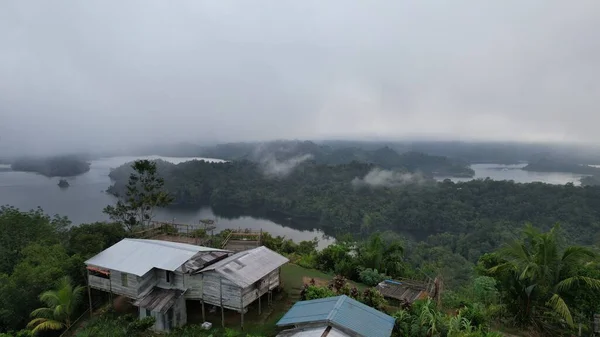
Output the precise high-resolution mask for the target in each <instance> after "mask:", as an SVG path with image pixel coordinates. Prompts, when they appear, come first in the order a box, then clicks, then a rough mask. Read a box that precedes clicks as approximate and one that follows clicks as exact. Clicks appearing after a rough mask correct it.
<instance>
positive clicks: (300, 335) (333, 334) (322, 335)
mask: <svg viewBox="0 0 600 337" xmlns="http://www.w3.org/2000/svg"><path fill="white" fill-rule="evenodd" d="M277 337H351V336H350V335H348V334H347V333H344V332H343V331H341V330H338V329H336V328H334V327H331V326H327V325H323V326H319V327H311V328H297V329H290V330H284V331H282V332H280V333H279V334H278V335H277Z"/></svg>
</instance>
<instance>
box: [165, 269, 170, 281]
mask: <svg viewBox="0 0 600 337" xmlns="http://www.w3.org/2000/svg"><path fill="white" fill-rule="evenodd" d="M165 274H166V275H167V276H166V277H167V283H171V273H170V272H169V271H168V270H165Z"/></svg>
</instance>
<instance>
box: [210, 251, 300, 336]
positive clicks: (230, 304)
mask: <svg viewBox="0 0 600 337" xmlns="http://www.w3.org/2000/svg"><path fill="white" fill-rule="evenodd" d="M288 261H289V260H288V259H287V258H286V257H284V256H282V255H280V254H278V253H276V252H274V251H272V250H270V249H268V248H266V247H264V246H261V247H257V248H254V249H250V250H247V251H243V252H239V253H236V254H234V255H231V256H229V257H227V258H225V259H223V260H221V261H219V262H216V263H214V264H212V265H210V266H208V267H206V268H204V269H202V270H200V271H199V273H201V274H202V275H203V277H202V282H203V287H202V292H203V294H202V306H203V307H204V303H208V304H212V305H215V306H219V307H221V316H222V321H223V322H222V324H223V325H224V311H223V310H224V309H230V310H235V311H237V312H240V313H241V319H242V326H243V325H244V313H245V312H246V311H247V307H248V305H250V304H251V303H253V302H254V301H256V300H257V299H258V301H259V314H260V311H261V303H260V299H261V296H262V295H264V294H266V293H269V294H270V293H271V291H272V290H273V289H274V288H276V287H277V286H279V283H280V278H279V274H280V268H281V266H282V265H284V264H286V263H287V262H288ZM203 311H204V310H203Z"/></svg>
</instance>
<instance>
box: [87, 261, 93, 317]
mask: <svg viewBox="0 0 600 337" xmlns="http://www.w3.org/2000/svg"><path fill="white" fill-rule="evenodd" d="M87 281H88V286H87V288H88V289H87V290H88V299H89V300H90V318H91V317H92V313H93V311H94V307H93V306H92V288H91V287H90V271H89V270H88V271H87Z"/></svg>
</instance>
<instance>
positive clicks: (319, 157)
mask: <svg viewBox="0 0 600 337" xmlns="http://www.w3.org/2000/svg"><path fill="white" fill-rule="evenodd" d="M202 156H204V157H210V158H219V159H225V160H249V161H254V162H265V161H272V160H277V161H286V160H294V159H295V158H304V159H311V160H313V161H315V162H316V163H317V164H327V165H338V164H349V163H351V162H353V161H357V162H363V163H370V164H374V165H377V166H379V167H381V168H385V169H404V170H408V171H410V172H417V171H418V172H421V173H423V174H426V175H430V176H432V175H435V176H444V177H472V176H473V175H474V174H475V172H474V171H473V170H472V169H471V168H470V167H469V163H467V162H466V161H463V160H458V159H451V158H448V157H443V156H432V155H428V154H425V153H422V152H414V151H408V152H403V153H398V152H397V151H396V150H394V149H392V148H391V147H388V146H381V147H378V148H372V149H371V148H365V147H358V146H357V147H350V146H349V147H330V146H327V145H319V144H316V143H314V142H311V141H274V142H267V143H257V144H248V143H231V144H221V145H217V146H214V147H209V148H205V149H204V150H203V151H202Z"/></svg>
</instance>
